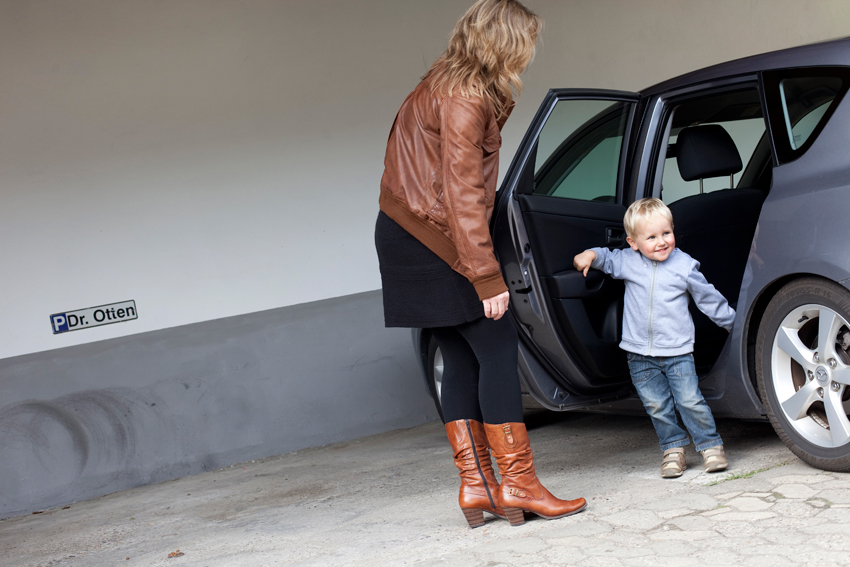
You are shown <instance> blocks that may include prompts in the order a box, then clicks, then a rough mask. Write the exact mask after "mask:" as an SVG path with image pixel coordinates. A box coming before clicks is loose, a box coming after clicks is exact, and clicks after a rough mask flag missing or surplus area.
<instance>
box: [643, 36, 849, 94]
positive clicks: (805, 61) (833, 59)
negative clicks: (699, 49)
mask: <svg viewBox="0 0 850 567" xmlns="http://www.w3.org/2000/svg"><path fill="white" fill-rule="evenodd" d="M822 65H823V66H847V67H850V37H845V38H840V39H832V40H828V41H823V42H820V43H811V44H808V45H801V46H799V47H791V48H789V49H782V50H779V51H772V52H770V53H762V54H760V55H752V56H750V57H744V58H742V59H735V60H733V61H727V62H726V63H720V64H718V65H712V66H711V67H705V68H704V69H699V70H697V71H692V72H690V73H686V74H684V75H680V76H678V77H675V78H673V79H669V80H667V81H664V82H662V83H658V84H657V85H653V86H651V87H648V88H646V89H643V90H641V91H640V94H641V95H642V96H652V95H657V94H661V93H663V92H665V91H669V90H673V89H678V88H681V87H685V86H688V85H691V84H695V83H703V82H706V81H711V80H713V79H717V78H721V77H731V76H735V75H747V74H750V73H755V72H757V71H766V70H769V69H785V68H789V67H813V66H822Z"/></svg>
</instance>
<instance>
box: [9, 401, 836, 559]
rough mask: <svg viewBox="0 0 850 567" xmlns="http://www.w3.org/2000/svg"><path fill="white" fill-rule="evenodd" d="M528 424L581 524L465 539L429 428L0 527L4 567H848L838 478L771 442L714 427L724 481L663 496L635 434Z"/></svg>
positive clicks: (649, 451) (654, 466) (542, 418)
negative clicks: (722, 450) (724, 457)
mask: <svg viewBox="0 0 850 567" xmlns="http://www.w3.org/2000/svg"><path fill="white" fill-rule="evenodd" d="M528 423H529V429H530V437H531V440H532V447H533V448H534V450H535V454H536V464H537V471H538V475H539V476H540V478H541V480H542V481H543V482H544V484H545V485H546V486H547V487H548V488H549V489H550V490H551V491H552V492H553V493H555V494H556V495H559V496H561V497H563V498H575V497H578V496H584V497H585V498H587V499H588V502H589V505H588V508H587V510H585V511H584V512H582V513H581V514H578V515H575V516H571V517H569V518H563V519H561V520H552V521H546V520H543V519H539V518H535V519H530V520H529V521H528V522H527V523H526V524H525V525H524V526H520V527H511V526H510V525H509V524H508V523H507V522H506V521H503V520H497V519H492V520H491V521H488V522H487V524H486V525H485V526H484V527H482V528H478V529H475V530H471V529H469V528H468V527H467V526H466V522H465V521H464V518H463V514H462V513H461V512H460V510H459V509H458V507H457V500H456V499H457V486H458V480H457V476H456V470H455V469H454V466H453V464H452V460H451V454H450V450H449V447H448V443H447V442H446V440H445V433H444V432H443V428H442V425H441V424H437V423H431V424H427V425H424V426H421V427H417V428H414V429H410V430H405V431H397V432H392V433H387V434H383V435H378V436H374V437H369V438H366V439H362V440H358V441H354V442H349V443H340V444H337V445H331V446H327V447H323V448H319V449H310V450H305V451H299V452H297V453H292V454H289V455H284V456H281V457H275V458H270V459H264V460H262V461H255V462H250V463H244V464H241V465H236V466H232V467H228V468H225V469H221V470H218V471H213V472H210V473H205V474H202V475H198V476H194V477H189V478H183V479H178V480H175V481H171V482H166V483H162V484H159V485H155V486H148V487H141V488H137V489H133V490H128V491H125V492H120V493H116V494H112V495H109V496H105V497H102V498H98V499H95V500H91V501H87V502H80V503H75V504H73V505H71V506H70V507H69V508H67V509H56V510H47V511H45V512H43V513H41V514H37V515H31V516H24V517H19V518H11V519H8V520H4V521H0V566H2V567H5V566H10V567H11V566H14V567H34V566H41V567H47V566H50V567H58V566H78V565H79V566H86V567H89V566H92V567H100V566H107V565H109V566H115V565H128V566H129V565H144V566H153V567H156V566H175V567H176V566H187V565H191V566H196V567H204V566H207V567H213V566H265V565H269V566H271V565H299V566H328V565H334V566H347V565H351V566H354V565H357V566H360V565H417V566H423V567H424V566H432V565H450V566H469V567H475V566H482V567H483V566H492V567H495V566H502V565H504V566H513V565H530V566H543V565H577V566H593V565H604V566H606V567H608V566H617V565H635V566H638V565H651V566H664V565H671V566H676V567H680V566H686V565H712V566H723V565H736V566H740V565H766V566H767V565H769V566H771V567H775V566H782V565H811V564H817V565H818V566H819V567H826V566H829V565H848V564H850V475H848V474H841V473H829V472H824V471H820V470H817V469H813V468H810V467H808V466H806V465H805V464H803V463H802V462H801V461H799V460H797V459H796V458H795V457H794V456H793V455H792V454H791V453H790V452H789V451H788V450H787V449H786V448H785V447H784V446H783V445H782V444H781V442H780V441H779V440H778V438H777V437H776V435H775V434H774V433H773V430H772V429H771V428H770V426H769V425H768V424H765V423H746V422H740V421H735V420H719V421H718V426H719V430H720V433H721V435H722V436H723V437H724V440H725V443H726V447H727V451H728V455H729V459H730V469H729V470H728V471H726V472H725V473H717V474H712V475H708V474H706V473H704V472H702V468H701V466H700V465H701V460H700V457H699V456H698V455H697V454H696V453H694V452H693V449H692V448H689V449H688V450H689V451H690V452H689V453H688V463H689V466H690V467H691V468H690V469H689V470H688V471H687V472H686V473H685V475H684V476H682V477H681V478H679V479H673V480H664V479H662V478H661V477H660V476H659V472H658V470H659V465H660V458H661V453H660V451H659V449H658V446H657V440H656V439H655V435H654V431H653V430H652V426H651V424H650V423H649V421H648V419H647V418H645V417H624V416H609V415H598V414H581V413H578V414H565V415H564V414H550V413H540V414H534V415H532V416H530V417H529V420H528ZM178 549H179V550H180V551H179V553H181V554H182V555H178V556H176V557H172V558H169V557H168V555H169V554H175V555H177V553H178V552H177V550H178Z"/></svg>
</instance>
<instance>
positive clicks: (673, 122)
mask: <svg viewBox="0 0 850 567" xmlns="http://www.w3.org/2000/svg"><path fill="white" fill-rule="evenodd" d="M667 120H668V123H667V134H666V144H662V154H663V155H662V156H660V159H662V163H663V165H661V164H659V167H660V169H661V171H659V172H658V173H659V174H660V175H658V176H657V178H656V184H657V189H658V190H657V192H655V193H654V194H656V195H659V196H660V198H661V199H662V200H663V201H664V202H665V203H667V204H670V203H673V202H675V201H678V200H679V199H683V198H685V197H688V196H690V195H696V194H698V193H699V192H700V181H699V180H694V181H685V180H684V179H682V176H681V175H680V173H679V167H678V163H677V158H676V149H677V147H676V142H677V140H678V136H679V133H680V132H682V130H684V129H685V128H687V127H690V126H696V125H708V124H716V125H719V126H721V127H722V128H723V129H724V130H725V131H726V132H727V133H728V134H729V136H730V137H731V138H732V141H733V142H734V143H735V147H736V148H737V150H738V154H739V155H740V156H741V163H742V164H743V166H744V167H743V168H742V169H741V171H739V172H738V173H736V174H734V175H733V176H731V178H730V176H728V175H727V176H722V177H713V178H708V179H703V180H702V192H703V193H710V192H712V191H718V190H720V189H729V188H732V187H736V186H737V184H738V182H739V181H740V179H741V176H742V175H743V172H744V171H745V170H746V166H747V164H748V163H749V162H750V160H751V159H752V158H753V155H754V152H755V149H756V146H757V145H758V143H759V141H761V140H762V138H763V137H764V135H765V122H764V117H763V114H762V108H761V103H760V101H759V94H758V90H756V89H755V88H751V89H745V90H738V91H735V92H725V93H720V94H717V95H714V96H709V97H702V98H699V99H695V100H689V101H684V102H680V103H679V104H676V105H675V106H674V107H673V109H672V111H671V112H670V113H669V115H668V118H667ZM658 178H660V183H659V182H658Z"/></svg>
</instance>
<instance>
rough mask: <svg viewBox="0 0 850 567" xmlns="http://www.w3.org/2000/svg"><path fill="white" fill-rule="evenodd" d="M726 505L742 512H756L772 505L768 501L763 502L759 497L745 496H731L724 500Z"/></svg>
mask: <svg viewBox="0 0 850 567" xmlns="http://www.w3.org/2000/svg"><path fill="white" fill-rule="evenodd" d="M726 505H727V506H729V507H730V508H735V509H736V510H741V511H742V512H757V511H760V510H767V509H768V508H770V507H771V506H773V504H772V503H770V502H765V501H764V500H762V499H761V498H749V497H746V496H738V497H737V498H733V499H732V500H729V501H728V502H726Z"/></svg>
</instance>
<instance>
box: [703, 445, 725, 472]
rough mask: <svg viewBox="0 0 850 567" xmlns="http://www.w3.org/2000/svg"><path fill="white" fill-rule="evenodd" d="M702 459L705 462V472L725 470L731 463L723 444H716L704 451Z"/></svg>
mask: <svg viewBox="0 0 850 567" xmlns="http://www.w3.org/2000/svg"><path fill="white" fill-rule="evenodd" d="M702 460H703V462H704V463H705V472H717V471H723V470H726V467H727V466H728V465H729V463H728V462H727V461H726V451H724V450H723V445H715V446H714V447H709V448H708V449H705V450H704V451H702Z"/></svg>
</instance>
